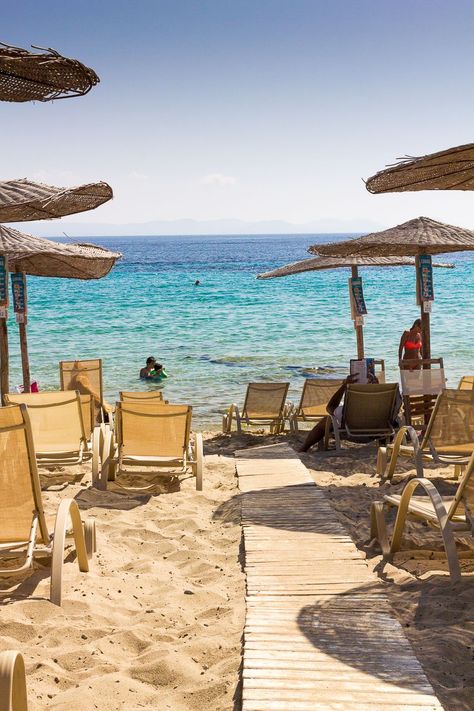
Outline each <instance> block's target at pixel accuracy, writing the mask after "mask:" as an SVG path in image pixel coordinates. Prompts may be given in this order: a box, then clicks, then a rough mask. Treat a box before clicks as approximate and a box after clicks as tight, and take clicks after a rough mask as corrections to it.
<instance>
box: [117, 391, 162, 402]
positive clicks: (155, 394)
mask: <svg viewBox="0 0 474 711" xmlns="http://www.w3.org/2000/svg"><path fill="white" fill-rule="evenodd" d="M119 397H120V400H121V401H122V402H135V401H137V400H139V401H141V402H148V401H149V400H151V401H153V402H154V401H161V402H165V401H164V400H163V392H162V391H161V390H141V391H137V392H133V391H130V390H129V391H126V390H121V391H120V393H119Z"/></svg>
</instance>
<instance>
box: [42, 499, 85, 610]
mask: <svg viewBox="0 0 474 711" xmlns="http://www.w3.org/2000/svg"><path fill="white" fill-rule="evenodd" d="M69 518H70V519H71V523H72V532H73V535H74V543H75V547H76V552H77V562H78V564H79V570H80V571H81V572H83V573H87V572H88V570H89V561H88V559H87V550H86V544H85V540H84V531H83V529H82V521H81V514H80V513H79V507H78V505H77V503H76V502H75V501H74V500H73V499H63V501H61V503H60V504H59V508H58V513H57V514H56V522H55V524H54V538H53V555H52V562H51V602H52V603H54V604H55V605H61V599H62V590H61V588H62V572H63V563H64V544H65V541H66V531H67V528H68V522H69Z"/></svg>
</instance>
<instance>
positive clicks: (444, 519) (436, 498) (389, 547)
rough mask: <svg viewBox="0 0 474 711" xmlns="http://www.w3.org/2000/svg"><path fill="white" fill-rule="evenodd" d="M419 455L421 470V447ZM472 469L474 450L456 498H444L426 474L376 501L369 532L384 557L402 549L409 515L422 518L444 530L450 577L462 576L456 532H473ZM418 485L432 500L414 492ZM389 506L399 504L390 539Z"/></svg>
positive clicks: (473, 465) (473, 489)
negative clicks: (396, 493) (388, 528)
mask: <svg viewBox="0 0 474 711" xmlns="http://www.w3.org/2000/svg"><path fill="white" fill-rule="evenodd" d="M416 456H417V460H418V461H417V468H420V467H421V470H422V469H423V465H422V462H421V450H420V449H419V450H418V451H417V455H416ZM473 471H474V453H473V455H472V456H471V458H470V460H469V464H468V465H467V468H466V470H465V472H464V474H463V475H462V478H461V480H460V482H459V484H458V488H457V491H456V494H455V496H454V499H448V500H446V499H443V498H442V497H441V496H440V494H439V492H438V490H437V489H436V487H435V485H434V484H433V482H431V481H430V480H429V479H425V478H424V477H420V478H418V477H417V478H415V479H412V480H411V481H409V482H408V483H407V484H406V485H405V488H404V489H403V491H402V493H401V495H388V496H385V497H384V499H383V501H375V502H373V503H372V506H371V512H370V521H371V529H370V530H371V533H370V535H371V539H372V540H376V541H378V542H379V544H380V547H381V549H382V553H383V556H384V558H385V559H386V560H392V558H393V556H394V554H395V553H396V552H397V551H399V550H400V548H401V542H402V536H403V530H404V528H405V523H406V520H407V517H411V518H415V519H421V520H423V521H425V522H426V523H428V524H429V525H431V526H433V527H435V528H439V530H440V531H441V535H442V539H443V545H444V549H445V552H446V557H447V561H448V567H449V572H450V575H451V580H452V581H453V582H457V581H458V580H459V579H460V577H461V570H460V567H459V559H458V555H457V551H456V541H455V534H456V533H457V532H465V531H470V532H471V533H472V532H473V521H472V518H471V514H470V510H471V509H472V503H473V502H474V482H473V481H472V479H473V478H474V477H473ZM417 487H421V488H422V489H423V490H424V492H425V494H426V495H427V497H428V499H429V502H427V499H426V497H421V498H420V497H414V496H413V494H414V492H415V490H416V489H417ZM390 507H395V508H397V517H396V519H395V525H394V529H393V536H392V539H391V540H390V539H389V536H388V532H387V525H386V522H385V516H384V510H385V509H386V508H390ZM461 507H464V513H461V512H460V508H461Z"/></svg>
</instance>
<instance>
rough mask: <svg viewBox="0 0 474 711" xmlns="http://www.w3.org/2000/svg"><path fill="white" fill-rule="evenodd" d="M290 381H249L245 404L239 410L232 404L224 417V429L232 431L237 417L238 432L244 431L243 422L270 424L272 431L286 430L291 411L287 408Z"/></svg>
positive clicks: (247, 423) (248, 424) (275, 432)
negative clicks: (233, 422) (286, 422)
mask: <svg viewBox="0 0 474 711" xmlns="http://www.w3.org/2000/svg"><path fill="white" fill-rule="evenodd" d="M289 385H290V384H289V383H249V385H248V386H247V393H246V395H245V401H244V406H243V408H242V411H241V412H240V411H239V408H238V407H237V405H235V404H232V405H231V406H230V407H229V409H228V411H227V413H226V414H225V415H224V416H223V418H222V431H223V432H231V430H232V421H233V419H234V417H235V423H236V426H237V432H242V423H244V424H246V425H247V426H250V425H259V426H262V425H270V432H272V433H274V434H278V433H280V432H283V431H284V428H285V418H286V417H287V415H288V414H289V411H288V410H287V409H286V408H285V401H286V396H287V393H288V388H289Z"/></svg>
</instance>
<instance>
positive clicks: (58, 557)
mask: <svg viewBox="0 0 474 711" xmlns="http://www.w3.org/2000/svg"><path fill="white" fill-rule="evenodd" d="M0 410H1V411H3V415H2V413H1V412H0V421H1V418H2V416H3V417H5V418H7V417H15V418H16V419H17V420H18V422H17V423H15V424H8V425H5V426H0V435H1V434H2V433H6V432H12V431H15V430H17V431H23V432H24V442H25V445H26V455H27V456H26V459H27V462H26V461H25V465H26V464H27V465H28V468H29V478H30V483H31V491H30V492H28V491H25V490H23V492H22V493H23V497H27V496H28V493H30V494H31V526H30V533H29V536H28V538H25V539H23V538H21V540H18V538H17V537H16V536H15V538H14V539H12V540H11V541H8V540H4V541H3V542H2V543H0V559H1V558H6V559H11V558H19V557H20V556H21V555H24V561H23V563H22V564H20V565H19V566H18V567H16V568H8V569H7V570H0V577H4V578H7V577H11V576H12V575H16V574H18V573H23V572H26V571H28V570H30V569H31V568H32V567H33V560H34V558H35V557H38V556H39V557H44V556H46V557H50V558H51V592H50V599H51V602H53V603H54V604H55V605H61V600H62V570H63V563H64V548H65V541H66V535H67V534H68V531H69V528H70V526H69V521H70V522H71V526H72V535H73V538H74V545H75V549H76V552H77V561H78V565H79V570H81V571H82V572H88V570H89V562H88V559H89V558H91V557H92V555H93V553H94V552H95V550H96V533H95V521H94V520H93V519H86V520H85V521H84V528H83V522H82V520H81V515H80V512H79V508H78V506H77V503H76V501H75V500H74V499H63V500H62V501H61V502H60V504H59V507H58V511H57V514H56V521H55V524H54V532H53V534H52V535H51V534H50V533H49V531H48V527H47V523H46V518H45V515H44V509H43V502H42V496H41V486H40V481H39V475H38V469H37V465H36V455H35V449H34V443H33V435H32V432H31V423H30V419H29V416H28V410H27V407H26V405H24V404H20V405H10V406H6V407H4V408H0ZM8 410H9V411H10V412H5V411H8ZM17 456H19V455H18V453H17ZM0 486H4V487H5V486H6V483H5V480H4V481H2V482H1V483H0ZM4 500H5V501H7V500H8V492H7V493H6V495H5V497H4ZM1 526H2V520H1V519H0V527H1ZM4 538H5V537H4Z"/></svg>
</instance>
